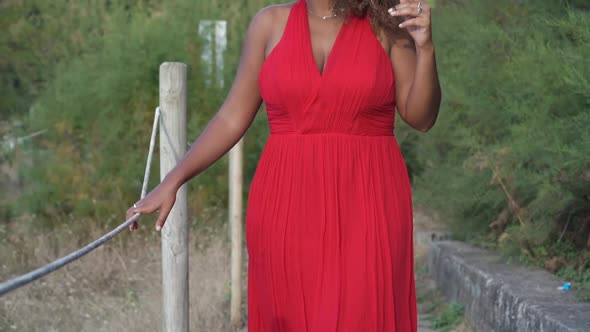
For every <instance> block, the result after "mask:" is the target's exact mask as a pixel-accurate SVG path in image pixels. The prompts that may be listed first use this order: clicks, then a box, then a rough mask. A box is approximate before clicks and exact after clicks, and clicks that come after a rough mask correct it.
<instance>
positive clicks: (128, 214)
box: [125, 203, 141, 231]
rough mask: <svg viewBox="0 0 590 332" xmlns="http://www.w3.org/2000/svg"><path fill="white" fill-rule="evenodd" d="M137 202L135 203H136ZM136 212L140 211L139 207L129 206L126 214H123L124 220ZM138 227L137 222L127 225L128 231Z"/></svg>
mask: <svg viewBox="0 0 590 332" xmlns="http://www.w3.org/2000/svg"><path fill="white" fill-rule="evenodd" d="M136 204H137V203H136ZM136 213H141V212H140V211H139V207H131V208H129V210H127V214H126V216H125V220H129V219H130V218H131V217H133V216H134V215H135V214H136ZM137 227H138V225H137V222H134V223H132V224H131V225H129V230H130V231H134V230H136V229H137Z"/></svg>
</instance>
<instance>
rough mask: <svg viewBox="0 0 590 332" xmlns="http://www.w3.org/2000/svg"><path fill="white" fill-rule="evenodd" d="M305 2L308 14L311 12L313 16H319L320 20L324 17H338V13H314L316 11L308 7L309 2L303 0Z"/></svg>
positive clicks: (324, 18)
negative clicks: (323, 14) (324, 14)
mask: <svg viewBox="0 0 590 332" xmlns="http://www.w3.org/2000/svg"><path fill="white" fill-rule="evenodd" d="M305 4H306V7H307V11H308V12H309V13H310V14H312V15H314V16H317V17H319V18H321V19H322V20H326V19H329V18H334V17H338V14H332V15H326V16H322V15H319V14H316V13H314V12H312V11H311V9H309V3H308V2H307V1H305Z"/></svg>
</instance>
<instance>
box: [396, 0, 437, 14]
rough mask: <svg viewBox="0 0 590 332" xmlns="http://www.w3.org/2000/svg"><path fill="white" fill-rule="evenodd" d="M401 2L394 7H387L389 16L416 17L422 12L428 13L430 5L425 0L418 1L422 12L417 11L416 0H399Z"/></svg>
mask: <svg viewBox="0 0 590 332" xmlns="http://www.w3.org/2000/svg"><path fill="white" fill-rule="evenodd" d="M400 2H401V3H400V4H399V5H397V6H395V7H392V8H389V10H388V12H389V14H390V15H391V16H410V17H417V16H420V15H422V14H424V13H430V5H428V3H426V2H425V1H420V8H422V14H421V13H420V12H419V11H418V2H417V1H400Z"/></svg>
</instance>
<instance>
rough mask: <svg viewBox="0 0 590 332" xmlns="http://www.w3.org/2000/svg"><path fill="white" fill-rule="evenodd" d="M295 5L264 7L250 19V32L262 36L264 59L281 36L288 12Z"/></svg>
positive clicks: (290, 3)
mask: <svg viewBox="0 0 590 332" xmlns="http://www.w3.org/2000/svg"><path fill="white" fill-rule="evenodd" d="M295 3H296V2H295V1H294V2H289V3H284V4H275V5H270V6H267V7H264V8H262V9H261V10H259V11H258V13H256V15H254V17H253V18H252V22H251V23H250V26H251V29H252V30H253V31H252V32H253V33H255V34H257V35H261V36H264V40H265V57H266V55H268V54H269V53H270V51H271V50H272V49H273V48H274V46H276V44H277V43H278V41H279V40H280V38H281V36H282V35H283V31H284V30H285V26H286V25H287V18H288V17H289V12H290V11H291V8H292V7H293V5H294V4H295Z"/></svg>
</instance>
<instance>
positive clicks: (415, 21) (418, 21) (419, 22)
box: [399, 17, 429, 28]
mask: <svg viewBox="0 0 590 332" xmlns="http://www.w3.org/2000/svg"><path fill="white" fill-rule="evenodd" d="M428 24H429V23H428V20H426V19H423V18H422V17H416V18H412V19H409V20H407V21H403V22H402V23H400V25H399V27H400V28H408V27H418V28H423V27H427V26H428Z"/></svg>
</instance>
